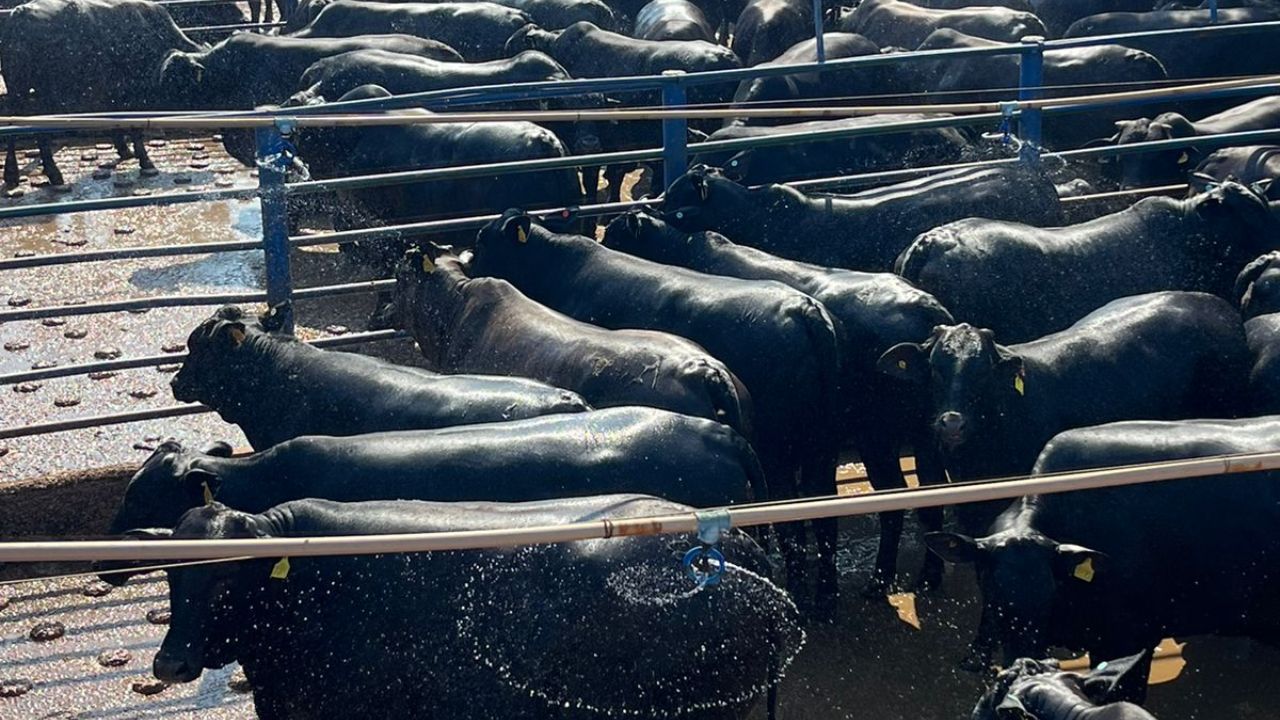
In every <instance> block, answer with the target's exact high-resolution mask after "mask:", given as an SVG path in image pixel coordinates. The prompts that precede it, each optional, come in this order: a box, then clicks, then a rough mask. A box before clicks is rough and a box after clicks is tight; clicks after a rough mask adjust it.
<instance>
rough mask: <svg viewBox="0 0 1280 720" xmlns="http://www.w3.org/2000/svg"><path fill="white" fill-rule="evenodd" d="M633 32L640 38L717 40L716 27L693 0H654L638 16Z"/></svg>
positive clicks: (634, 35)
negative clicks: (691, 0)
mask: <svg viewBox="0 0 1280 720" xmlns="http://www.w3.org/2000/svg"><path fill="white" fill-rule="evenodd" d="M631 35H632V36H633V37H636V38H638V39H640V40H703V41H706V42H709V43H714V42H715V41H716V28H715V27H713V26H712V25H711V22H710V21H709V20H707V16H706V14H705V13H703V12H702V8H700V7H698V6H697V5H695V4H694V3H692V2H690V1H689V0H650V2H648V3H647V4H645V6H644V7H642V8H640V13H639V14H638V15H636V25H635V28H634V29H633V30H632V31H631Z"/></svg>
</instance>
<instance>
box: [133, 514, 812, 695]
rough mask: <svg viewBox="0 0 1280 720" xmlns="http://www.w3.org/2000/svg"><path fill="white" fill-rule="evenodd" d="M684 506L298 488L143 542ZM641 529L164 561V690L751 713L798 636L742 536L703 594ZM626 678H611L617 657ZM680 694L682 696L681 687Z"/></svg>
mask: <svg viewBox="0 0 1280 720" xmlns="http://www.w3.org/2000/svg"><path fill="white" fill-rule="evenodd" d="M692 510H693V509H692V508H690V507H688V506H685V505H678V504H676V503H672V502H666V501H664V500H659V499H657V498H651V497H645V496H640V495H605V496H600V497H592V498H580V499H572V500H553V501H547V502H533V503H519V504H504V503H494V502H483V503H432V502H410V501H402V502H367V503H333V502H326V501H322V500H300V501H296V502H290V503H286V504H283V505H280V506H277V507H274V508H271V509H268V510H266V511H264V512H263V513H261V514H257V515H250V514H245V513H242V512H236V511H234V510H231V509H228V508H226V507H224V506H222V505H216V504H215V505H211V506H209V507H204V508H198V509H195V510H192V511H191V512H190V513H188V514H187V515H185V516H184V517H183V518H182V520H181V521H180V523H179V524H178V526H177V527H176V528H175V529H174V530H172V531H167V530H166V531H155V532H152V533H150V535H151V536H152V537H173V538H198V539H234V538H255V537H256V538H287V537H312V536H326V535H329V536H332V535H378V534H388V533H437V532H447V531H466V530H503V529H507V528H511V529H520V528H525V527H534V526H545V525H561V524H568V523H574V522H594V523H601V522H608V521H609V520H610V519H612V520H614V521H618V520H622V519H625V518H636V517H645V516H653V515H670V514H677V513H678V514H683V513H688V512H691V511H692ZM689 544H690V540H689V539H687V538H683V537H678V536H671V537H664V536H641V537H625V538H616V539H612V540H607V541H586V542H570V543H560V544H554V545H537V546H530V547H524V548H519V549H518V551H513V550H512V549H506V548H502V549H495V550H464V551H455V552H432V553H417V554H406V555H364V556H345V557H344V556H336V557H295V558H291V559H290V560H289V561H288V563H287V566H286V565H285V564H284V563H283V562H282V561H280V560H278V559H276V558H271V559H263V560H252V561H247V562H237V563H227V564H220V565H204V566H200V567H186V568H175V569H172V570H170V571H169V575H168V577H169V605H170V607H172V609H173V619H172V621H171V622H170V624H169V627H168V630H167V632H166V635H165V639H164V642H163V643H162V644H161V646H160V649H159V652H157V654H156V658H155V660H154V662H153V664H152V669H153V671H154V672H155V674H156V676H157V677H159V678H163V679H164V680H165V681H167V682H175V683H178V682H190V681H193V680H195V679H196V678H198V677H199V676H200V675H201V673H202V670H203V669H204V668H218V667H221V666H223V665H226V664H228V663H231V662H233V661H238V662H239V663H240V664H241V665H242V666H243V668H244V672H245V676H246V677H247V678H248V681H249V684H250V686H251V687H252V688H253V701H254V705H255V708H256V711H257V715H258V717H262V718H286V717H287V718H299V719H306V720H315V719H318V718H332V717H344V716H348V715H350V711H351V708H352V702H353V698H359V703H360V707H361V711H360V714H361V716H362V717H368V718H372V719H374V720H392V719H400V718H410V717H414V718H453V719H455V720H487V719H489V718H522V719H524V720H553V719H555V720H560V719H564V720H585V719H586V718H598V717H601V716H609V715H634V716H636V717H651V718H658V717H681V718H690V720H745V718H747V717H749V716H751V717H754V715H752V714H751V710H752V708H753V707H754V706H756V705H758V704H760V701H761V699H762V696H763V695H764V694H765V692H766V690H770V692H771V689H772V688H773V686H774V685H775V684H776V683H778V682H779V681H781V679H782V677H783V674H784V671H785V668H786V667H787V665H788V664H789V663H790V661H791V659H792V658H793V657H794V655H795V654H796V652H798V651H799V649H800V647H801V646H802V645H803V643H804V631H803V630H802V629H801V621H800V618H799V616H798V613H797V612H796V608H795V605H794V604H793V603H791V601H790V599H789V598H787V597H786V595H785V594H784V593H782V592H781V591H779V590H778V589H777V588H776V587H774V586H773V585H771V584H770V583H769V581H768V577H769V562H768V558H767V556H766V555H765V554H764V552H763V551H761V549H760V548H759V546H757V545H756V544H755V543H754V542H752V541H751V539H750V538H748V537H747V536H745V535H743V534H742V533H740V532H736V531H735V532H732V533H729V534H728V535H727V536H726V537H725V538H724V540H723V541H722V547H723V551H724V553H725V555H726V556H727V557H728V558H729V560H730V561H731V562H732V565H730V566H729V567H728V568H727V569H726V572H725V574H724V575H723V576H722V578H721V580H720V582H719V584H717V585H715V586H711V587H705V588H701V589H699V588H696V587H695V586H694V585H693V583H691V582H690V581H689V579H688V578H686V577H685V576H684V575H683V572H682V571H681V569H680V566H679V563H678V562H677V561H676V560H675V559H673V553H674V554H676V556H677V557H678V554H679V552H681V551H683V550H684V549H686V548H687V547H688V546H689ZM623 667H625V668H626V672H618V670H619V668H623ZM677 688H678V689H679V690H678V691H677V690H676V689H677Z"/></svg>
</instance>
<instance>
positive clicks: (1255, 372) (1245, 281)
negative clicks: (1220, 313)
mask: <svg viewBox="0 0 1280 720" xmlns="http://www.w3.org/2000/svg"><path fill="white" fill-rule="evenodd" d="M1236 298H1237V299H1238V301H1239V303H1240V309H1241V311H1242V312H1243V314H1244V320H1245V322H1244V333H1245V336H1246V337H1248V339H1249V351H1250V353H1252V355H1253V369H1252V370H1251V371H1250V372H1249V394H1248V402H1249V407H1250V409H1252V410H1253V412H1255V413H1257V414H1270V413H1280V252H1272V253H1267V254H1266V255H1263V256H1262V257H1260V258H1258V259H1257V260H1254V261H1253V262H1251V263H1249V264H1248V265H1247V266H1245V269H1244V270H1243V271H1242V272H1241V273H1240V277H1239V278H1237V279H1236Z"/></svg>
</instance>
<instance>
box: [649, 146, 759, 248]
mask: <svg viewBox="0 0 1280 720" xmlns="http://www.w3.org/2000/svg"><path fill="white" fill-rule="evenodd" d="M731 162H738V163H739V165H737V166H734V167H733V168H726V169H725V170H720V169H719V168H712V167H707V166H706V165H694V166H693V167H691V168H689V171H688V172H686V173H685V174H684V175H681V176H680V177H678V178H676V181H675V182H673V183H671V187H669V188H667V191H666V193H665V194H664V195H663V198H662V219H663V220H666V221H667V222H668V223H670V224H671V225H672V226H674V227H676V228H679V229H680V230H683V231H685V232H697V231H698V230H719V229H721V228H723V227H725V226H727V225H732V224H734V223H735V222H740V221H741V220H742V218H743V217H745V216H746V214H747V213H748V212H750V211H752V210H753V208H752V207H751V204H752V203H751V198H750V190H748V189H747V188H746V187H744V186H742V185H740V184H738V183H737V182H735V181H734V180H733V179H731V175H732V177H739V175H737V174H736V173H735V171H739V170H745V163H746V157H745V156H744V157H742V158H735V159H734V160H733V161H731Z"/></svg>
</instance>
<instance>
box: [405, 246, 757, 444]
mask: <svg viewBox="0 0 1280 720" xmlns="http://www.w3.org/2000/svg"><path fill="white" fill-rule="evenodd" d="M394 300H395V302H394V304H393V305H392V306H391V307H389V308H388V309H387V313H388V318H387V319H388V320H389V321H391V323H392V324H394V325H396V326H398V327H401V328H403V329H405V330H408V331H410V332H411V333H412V334H413V336H414V339H415V340H417V341H418V346H419V348H420V349H421V350H422V355H423V357H425V358H426V360H427V364H428V365H430V366H431V367H432V368H433V369H435V370H439V371H441V372H449V373H458V372H467V373H483V374H490V375H513V376H520V377H528V378H533V379H535V380H540V381H542V382H545V383H548V384H551V385H553V386H555V387H564V388H569V389H571V390H573V391H574V392H576V393H578V394H579V395H581V396H582V397H583V398H584V399H586V401H587V402H588V403H591V405H592V406H594V407H613V406H619V405H646V406H650V407H656V408H663V409H665V410H670V411H672V412H678V413H683V414H685V415H692V416H695V417H701V418H707V419H710V420H717V421H719V422H722V423H724V424H726V425H728V426H729V427H732V428H733V429H735V430H737V431H738V432H740V433H741V434H742V435H743V436H744V437H746V438H748V439H751V438H752V428H751V425H752V421H751V401H750V397H749V396H748V395H747V392H746V389H745V388H743V386H742V384H741V382H739V380H738V378H737V377H735V376H734V375H733V373H731V372H730V371H729V370H728V368H726V367H725V366H724V364H723V363H721V362H720V361H719V360H716V359H715V358H713V357H711V356H710V355H708V354H707V352H706V351H705V350H703V349H702V348H700V347H698V346H697V345H695V344H694V343H693V342H691V341H689V340H686V339H684V338H680V337H676V336H674V335H670V334H667V333H659V332H653V331H649V330H605V329H604V328H599V327H596V326H595V325H588V324H587V323H583V322H578V321H577V320H574V319H572V318H570V317H566V316H565V315H563V314H561V313H558V312H556V311H554V310H552V309H550V308H548V307H546V306H544V305H540V304H538V303H536V302H534V301H533V300H530V299H529V298H527V297H525V296H524V295H522V294H521V293H520V291H519V290H516V289H515V288H514V287H513V286H512V285H511V284H510V283H508V282H506V281H504V280H498V279H496V278H468V277H467V276H466V274H465V273H464V272H463V271H462V267H461V264H460V263H459V261H458V260H457V258H454V257H448V256H445V257H437V258H435V259H434V260H432V259H431V258H430V257H428V256H427V255H424V254H422V252H420V251H418V250H416V249H414V250H410V251H409V252H408V253H407V254H406V257H405V259H404V261H403V262H401V263H400V266H399V267H398V268H397V272H396V291H395V298H394Z"/></svg>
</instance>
